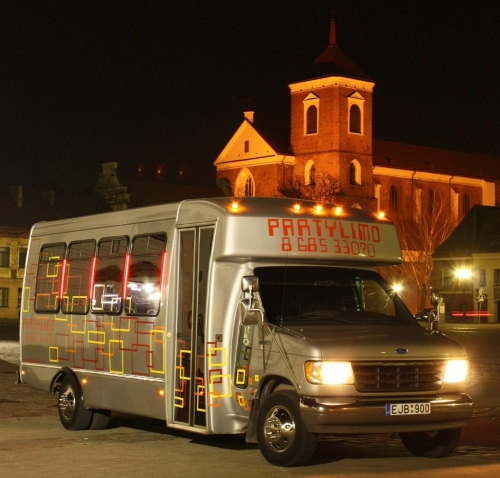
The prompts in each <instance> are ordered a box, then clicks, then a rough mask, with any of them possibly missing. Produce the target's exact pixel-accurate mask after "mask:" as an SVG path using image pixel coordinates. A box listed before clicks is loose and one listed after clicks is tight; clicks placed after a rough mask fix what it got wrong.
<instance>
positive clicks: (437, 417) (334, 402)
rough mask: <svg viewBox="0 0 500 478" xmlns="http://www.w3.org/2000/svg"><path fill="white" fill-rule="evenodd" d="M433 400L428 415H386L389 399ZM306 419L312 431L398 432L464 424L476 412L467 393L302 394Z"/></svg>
mask: <svg viewBox="0 0 500 478" xmlns="http://www.w3.org/2000/svg"><path fill="white" fill-rule="evenodd" d="M423 402H425V403H430V404H431V413H430V414H428V415H397V416H386V413H385V407H386V404H387V403H391V404H394V403H423ZM300 411H301V415H302V419H303V421H304V423H305V425H306V427H307V429H308V430H309V431H310V432H311V433H323V434H344V433H346V434H347V433H349V434H356V433H396V432H414V431H431V430H443V429H447V428H463V427H464V426H465V424H466V422H467V420H468V419H469V418H470V417H471V416H472V411H473V407H472V399H471V398H470V397H469V396H468V395H467V394H465V393H461V394H448V395H436V396H433V397H422V396H418V397H416V396H411V397H404V398H402V397H397V398H395V397H383V398H382V397H377V398H375V399H374V398H372V399H363V398H356V399H353V398H352V397H350V398H346V397H332V398H328V397H321V398H318V397H306V396H303V397H301V398H300Z"/></svg>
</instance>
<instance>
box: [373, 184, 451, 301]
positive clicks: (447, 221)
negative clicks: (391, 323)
mask: <svg viewBox="0 0 500 478" xmlns="http://www.w3.org/2000/svg"><path fill="white" fill-rule="evenodd" d="M423 192H425V193H426V194H425V195H424V194H422V195H421V196H419V197H418V198H417V200H416V201H415V202H414V204H413V208H414V210H413V218H412V219H411V220H409V219H408V217H407V216H406V217H405V216H404V215H403V214H402V213H396V214H394V215H393V216H390V219H391V220H392V221H393V222H394V224H395V226H396V228H397V230H398V235H399V240H400V243H401V249H402V251H403V264H402V265H401V266H400V267H398V268H382V270H381V272H382V273H383V275H385V276H386V278H387V279H388V280H390V281H391V282H402V283H403V284H404V287H405V289H412V290H413V291H414V295H416V300H415V303H416V305H417V307H418V310H421V309H422V308H424V307H426V305H427V300H428V297H429V291H430V288H431V280H432V270H433V262H432V254H433V253H434V251H435V249H436V247H437V246H439V245H440V244H441V243H442V242H443V241H445V240H446V239H447V238H448V236H449V235H450V234H451V233H452V232H453V230H454V229H455V227H456V225H457V220H456V219H454V218H453V215H452V211H451V201H450V196H449V192H448V191H447V190H440V189H436V190H434V189H432V190H428V191H423Z"/></svg>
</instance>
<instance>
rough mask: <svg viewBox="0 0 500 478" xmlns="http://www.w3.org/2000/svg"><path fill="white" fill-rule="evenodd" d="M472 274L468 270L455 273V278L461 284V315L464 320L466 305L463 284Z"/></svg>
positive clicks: (458, 270) (464, 269)
mask: <svg viewBox="0 0 500 478" xmlns="http://www.w3.org/2000/svg"><path fill="white" fill-rule="evenodd" d="M471 275H472V272H471V270H470V269H466V268H462V269H457V270H456V271H455V277H456V278H457V279H458V281H459V283H460V282H461V283H462V292H463V298H462V315H463V317H464V320H465V312H466V304H465V283H466V282H467V281H468V280H469V279H470V277H471Z"/></svg>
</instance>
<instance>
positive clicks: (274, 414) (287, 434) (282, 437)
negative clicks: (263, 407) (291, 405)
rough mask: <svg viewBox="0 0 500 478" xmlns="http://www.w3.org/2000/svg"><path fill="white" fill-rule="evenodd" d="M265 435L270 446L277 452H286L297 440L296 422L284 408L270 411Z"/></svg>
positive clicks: (280, 407) (278, 407) (277, 407)
mask: <svg viewBox="0 0 500 478" xmlns="http://www.w3.org/2000/svg"><path fill="white" fill-rule="evenodd" d="M264 435H265V437H266V440H267V443H268V444H269V446H270V447H271V448H272V449H273V450H274V451H277V452H283V451H286V450H287V449H288V448H289V447H290V446H291V445H292V443H293V440H294V439H295V422H294V421H293V419H292V416H291V414H290V412H289V411H288V410H287V409H286V408H285V407H283V406H281V405H280V406H276V407H273V408H271V410H269V413H268V414H267V416H266V421H265V426H264Z"/></svg>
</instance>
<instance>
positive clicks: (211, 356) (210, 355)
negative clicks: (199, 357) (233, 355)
mask: <svg viewBox="0 0 500 478" xmlns="http://www.w3.org/2000/svg"><path fill="white" fill-rule="evenodd" d="M218 351H221V352H222V362H216V361H215V357H216V356H217V355H218V354H217V353H214V352H218ZM208 365H209V367H225V366H226V348H225V347H209V348H208Z"/></svg>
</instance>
